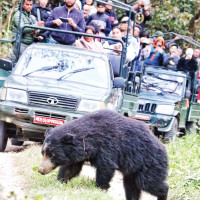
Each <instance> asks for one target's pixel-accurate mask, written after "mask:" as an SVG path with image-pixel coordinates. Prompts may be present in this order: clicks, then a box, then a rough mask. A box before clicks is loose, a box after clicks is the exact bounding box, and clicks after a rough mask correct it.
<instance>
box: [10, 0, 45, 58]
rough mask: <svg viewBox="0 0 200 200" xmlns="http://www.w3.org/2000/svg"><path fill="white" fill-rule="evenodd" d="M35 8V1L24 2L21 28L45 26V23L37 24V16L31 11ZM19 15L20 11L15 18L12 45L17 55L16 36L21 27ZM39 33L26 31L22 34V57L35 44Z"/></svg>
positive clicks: (30, 30) (29, 29) (33, 30)
mask: <svg viewBox="0 0 200 200" xmlns="http://www.w3.org/2000/svg"><path fill="white" fill-rule="evenodd" d="M32 8H33V0H24V1H23V9H22V15H21V22H20V27H22V26H25V25H35V26H43V25H44V21H39V22H37V20H36V18H35V16H33V15H32V14H31V10H32ZM19 15H20V11H19V10H18V11H17V12H16V13H15V14H14V17H13V28H12V44H13V53H14V55H15V56H16V55H17V49H16V36H17V30H18V25H19ZM37 33H38V31H37V30H35V29H31V28H28V29H24V30H23V32H22V40H21V48H20V55H21V54H22V53H23V52H24V50H25V49H26V48H27V47H28V46H29V45H30V44H32V43H33V37H34V36H35V35H37Z"/></svg>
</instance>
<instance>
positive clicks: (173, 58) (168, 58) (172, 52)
mask: <svg viewBox="0 0 200 200" xmlns="http://www.w3.org/2000/svg"><path fill="white" fill-rule="evenodd" d="M179 59H180V57H179V56H178V45H177V44H176V43H172V44H171V45H170V47H169V53H168V54H166V55H165V57H164V62H163V65H164V66H165V67H167V68H168V69H172V70H176V66H177V64H178V61H179Z"/></svg>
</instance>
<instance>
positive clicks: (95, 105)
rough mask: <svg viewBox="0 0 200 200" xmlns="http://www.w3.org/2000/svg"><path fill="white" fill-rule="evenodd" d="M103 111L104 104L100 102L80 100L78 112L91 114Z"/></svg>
mask: <svg viewBox="0 0 200 200" xmlns="http://www.w3.org/2000/svg"><path fill="white" fill-rule="evenodd" d="M103 109H105V104H104V103H103V102H100V101H92V100H81V102H80V104H79V107H78V111H83V112H93V111H96V110H103Z"/></svg>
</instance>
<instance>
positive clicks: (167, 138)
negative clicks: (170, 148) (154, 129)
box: [163, 118, 178, 143]
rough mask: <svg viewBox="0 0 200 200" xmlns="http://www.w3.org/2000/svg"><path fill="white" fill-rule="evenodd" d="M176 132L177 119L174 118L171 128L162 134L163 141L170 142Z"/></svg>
mask: <svg viewBox="0 0 200 200" xmlns="http://www.w3.org/2000/svg"><path fill="white" fill-rule="evenodd" d="M177 133H178V121H177V119H176V118H175V119H174V122H173V124H172V127H171V129H170V130H169V131H168V132H166V133H165V134H164V138H163V142H164V143H168V142H170V140H173V141H174V140H175V138H176V135H177Z"/></svg>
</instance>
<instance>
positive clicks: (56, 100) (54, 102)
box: [47, 97, 58, 105]
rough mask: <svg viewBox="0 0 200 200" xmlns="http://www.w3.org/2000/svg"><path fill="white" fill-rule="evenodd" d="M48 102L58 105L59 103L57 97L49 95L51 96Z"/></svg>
mask: <svg viewBox="0 0 200 200" xmlns="http://www.w3.org/2000/svg"><path fill="white" fill-rule="evenodd" d="M47 102H48V103H49V104H51V105H56V104H57V103H58V99H57V98H55V97H49V98H48V99H47Z"/></svg>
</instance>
